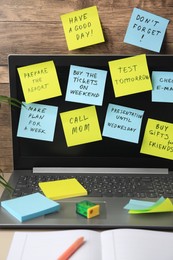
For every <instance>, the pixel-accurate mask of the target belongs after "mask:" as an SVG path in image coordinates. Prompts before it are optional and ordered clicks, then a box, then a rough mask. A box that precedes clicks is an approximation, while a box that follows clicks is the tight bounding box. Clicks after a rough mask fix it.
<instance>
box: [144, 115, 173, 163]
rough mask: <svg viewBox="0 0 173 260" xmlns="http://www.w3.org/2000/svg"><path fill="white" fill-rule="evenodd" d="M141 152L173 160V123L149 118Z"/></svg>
mask: <svg viewBox="0 0 173 260" xmlns="http://www.w3.org/2000/svg"><path fill="white" fill-rule="evenodd" d="M140 152H141V153H144V154H149V155H153V156H157V157H161V158H165V159H170V160H173V124H171V123H167V122H164V121H160V120H155V119H151V118H149V119H148V121H147V124H146V128H145V133H144V137H143V142H142V146H141V151H140Z"/></svg>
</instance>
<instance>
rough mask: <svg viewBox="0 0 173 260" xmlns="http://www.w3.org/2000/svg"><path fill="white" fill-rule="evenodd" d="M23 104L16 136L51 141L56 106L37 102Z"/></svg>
mask: <svg viewBox="0 0 173 260" xmlns="http://www.w3.org/2000/svg"><path fill="white" fill-rule="evenodd" d="M23 104H24V106H22V107H21V113H20V118H19V124H18V131H17V136H18V137H24V138H30V139H37V140H43V141H51V142H52V141H53V139H54V132H55V125H56V119H57V112H58V107H55V106H50V105H43V104H37V103H31V104H26V103H25V102H23Z"/></svg>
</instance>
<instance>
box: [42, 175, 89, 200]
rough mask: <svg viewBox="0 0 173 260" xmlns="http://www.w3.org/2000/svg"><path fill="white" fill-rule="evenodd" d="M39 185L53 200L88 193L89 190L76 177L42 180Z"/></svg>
mask: <svg viewBox="0 0 173 260" xmlns="http://www.w3.org/2000/svg"><path fill="white" fill-rule="evenodd" d="M39 187H40V188H41V190H42V191H43V193H44V195H45V196H46V197H47V198H49V199H52V200H59V199H65V198H72V197H78V196H86V195H87V190H86V189H85V188H84V187H83V186H82V185H81V184H80V183H79V182H78V180H76V179H75V178H72V179H65V180H58V181H48V182H40V183H39Z"/></svg>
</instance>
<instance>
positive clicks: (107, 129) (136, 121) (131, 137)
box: [103, 104, 144, 143]
mask: <svg viewBox="0 0 173 260" xmlns="http://www.w3.org/2000/svg"><path fill="white" fill-rule="evenodd" d="M143 114H144V111H143V110H139V109H134V108H129V107H124V106H119V105H114V104H109V105H108V109H107V113H106V118H105V122H104V127H103V136H107V137H110V138H114V139H119V140H123V141H128V142H132V143H138V140H139V134H140V129H141V123H142V118H143Z"/></svg>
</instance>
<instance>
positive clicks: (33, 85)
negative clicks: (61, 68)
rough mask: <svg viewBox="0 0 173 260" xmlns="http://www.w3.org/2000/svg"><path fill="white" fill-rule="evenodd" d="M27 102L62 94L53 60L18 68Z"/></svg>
mask: <svg viewBox="0 0 173 260" xmlns="http://www.w3.org/2000/svg"><path fill="white" fill-rule="evenodd" d="M17 70H18V73H19V77H20V81H21V85H22V89H23V93H24V97H25V101H26V103H32V102H36V101H40V100H45V99H48V98H53V97H56V96H61V89H60V85H59V80H58V75H57V72H56V68H55V65H54V62H53V61H46V62H41V63H37V64H33V65H28V66H23V67H20V68H18V69H17Z"/></svg>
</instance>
